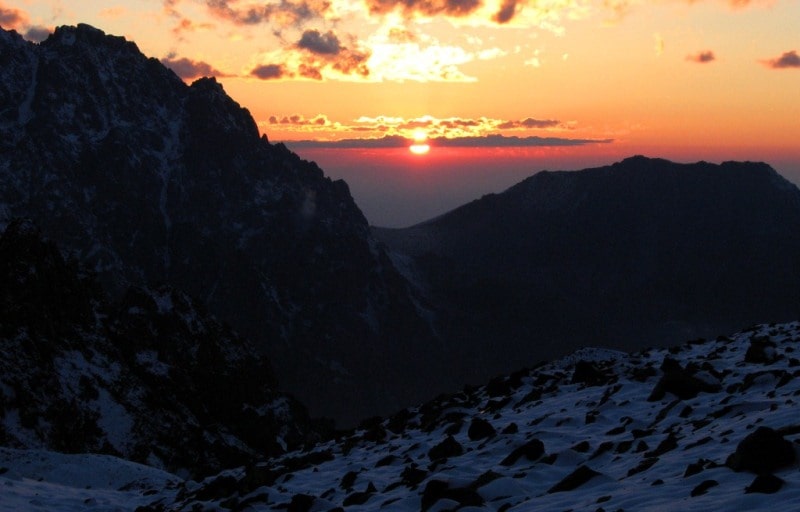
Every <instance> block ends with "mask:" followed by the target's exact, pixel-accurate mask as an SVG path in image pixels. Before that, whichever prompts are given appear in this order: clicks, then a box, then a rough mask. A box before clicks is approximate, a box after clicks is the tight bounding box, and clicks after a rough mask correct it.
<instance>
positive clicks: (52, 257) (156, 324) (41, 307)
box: [0, 220, 330, 477]
mask: <svg viewBox="0 0 800 512" xmlns="http://www.w3.org/2000/svg"><path fill="white" fill-rule="evenodd" d="M0 306H1V307H0V355H1V356H2V357H0V445H4V446H10V447H15V448H47V449H50V450H56V451H61V452H67V453H87V452H94V453H107V454H113V455H117V456H119V457H123V458H126V459H129V460H132V461H136V462H141V463H146V464H150V465H153V466H157V467H161V468H165V469H168V470H170V471H173V472H178V473H180V474H183V475H185V476H195V477H197V476H201V475H206V474H209V473H214V472H218V471H220V470H221V469H223V468H225V467H230V466H237V465H241V464H244V463H247V462H249V461H252V460H253V459H256V458H260V457H264V456H269V455H272V456H274V455H280V454H283V453H285V452H286V450H289V449H293V448H298V447H301V446H303V445H305V444H306V443H312V442H315V441H318V440H321V439H324V437H325V436H327V435H329V431H330V426H329V425H325V424H324V423H321V422H313V421H311V420H310V419H309V417H308V414H307V412H306V410H305V409H304V407H303V406H301V405H300V404H299V403H298V402H297V401H296V400H294V399H293V398H291V397H290V396H288V395H286V394H284V393H281V392H280V391H279V390H278V388H277V383H276V380H275V377H274V375H273V372H272V369H271V366H270V363H269V361H268V360H267V359H266V358H265V357H263V356H258V355H256V354H257V353H256V351H255V350H254V348H253V347H252V345H251V343H250V342H249V341H247V340H245V339H243V338H242V337H240V336H239V335H237V334H236V333H235V332H233V331H232V330H231V329H230V328H229V327H226V326H224V325H222V324H221V323H219V322H218V321H217V320H216V319H214V318H213V317H211V316H210V315H209V314H208V313H207V312H206V311H205V309H204V308H203V307H202V306H200V305H199V304H197V303H196V302H195V301H193V300H192V299H190V298H189V297H188V296H186V295H185V294H183V293H180V292H177V291H175V290H173V289H171V288H169V287H166V286H161V287H158V288H141V287H132V288H129V290H128V291H127V292H126V294H125V296H124V298H123V299H122V300H121V301H119V302H112V301H109V300H108V299H107V298H106V296H105V294H104V293H103V292H102V290H101V287H100V285H99V284H98V283H97V282H96V280H95V279H94V276H93V274H92V273H91V272H88V271H86V270H85V269H84V268H82V267H81V265H80V264H78V263H77V262H76V261H75V260H64V258H63V257H62V256H61V252H60V251H59V250H58V248H57V247H56V246H55V245H54V244H52V243H50V242H47V241H45V240H43V239H42V237H41V234H40V233H39V230H38V228H36V226H35V225H34V224H33V223H31V222H30V221H19V220H14V221H12V222H11V223H10V224H9V226H8V227H7V228H6V230H5V232H4V233H3V234H2V236H0Z"/></svg>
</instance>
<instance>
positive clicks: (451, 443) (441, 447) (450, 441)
mask: <svg viewBox="0 0 800 512" xmlns="http://www.w3.org/2000/svg"><path fill="white" fill-rule="evenodd" d="M463 453H464V448H463V447H462V446H461V444H460V443H459V442H458V441H456V440H455V438H453V436H447V438H446V439H445V440H444V441H442V442H441V443H439V444H437V445H436V446H434V447H433V448H431V449H430V450H429V451H428V457H429V458H430V459H431V460H432V461H435V460H441V459H448V458H450V457H458V456H459V455H461V454H463Z"/></svg>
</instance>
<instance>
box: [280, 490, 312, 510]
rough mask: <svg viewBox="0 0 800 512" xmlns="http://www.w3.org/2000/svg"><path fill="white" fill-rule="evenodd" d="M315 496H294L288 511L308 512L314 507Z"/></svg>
mask: <svg viewBox="0 0 800 512" xmlns="http://www.w3.org/2000/svg"><path fill="white" fill-rule="evenodd" d="M315 499H316V498H314V496H309V495H308V494H295V495H294V496H292V501H291V502H289V507H288V508H287V509H286V510H287V511H288V512H308V511H309V510H311V507H312V506H313V505H314V500H315Z"/></svg>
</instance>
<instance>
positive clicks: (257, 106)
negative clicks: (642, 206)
mask: <svg viewBox="0 0 800 512" xmlns="http://www.w3.org/2000/svg"><path fill="white" fill-rule="evenodd" d="M77 23H89V24H92V25H95V26H97V27H98V28H100V29H102V30H104V31H106V32H107V33H110V34H115V35H122V36H125V37H127V38H129V39H133V40H134V41H135V42H136V44H137V45H138V46H139V48H140V49H141V50H142V51H143V52H144V53H145V54H147V55H149V56H152V57H155V58H158V59H159V60H161V61H162V62H164V63H165V64H166V65H168V66H170V67H171V68H172V69H173V70H174V71H176V72H177V73H179V74H180V76H181V77H182V78H183V79H184V80H185V81H186V82H191V81H193V80H195V79H197V78H199V77H200V76H203V75H214V76H216V77H217V79H218V80H219V81H220V82H221V83H222V84H223V85H224V87H225V90H226V91H227V92H228V93H229V94H230V95H231V96H232V97H233V98H234V99H235V100H236V101H238V102H239V103H240V104H241V105H242V106H244V107H246V108H248V109H249V110H250V112H251V113H252V114H253V117H254V118H255V120H256V122H257V123H258V126H259V128H260V130H261V131H262V132H263V133H265V134H266V135H267V136H268V138H269V139H270V140H271V141H287V142H289V141H298V140H317V141H320V140H324V141H336V140H342V139H362V138H363V139H380V138H383V137H386V136H397V137H402V138H405V139H407V140H411V139H413V138H414V131H415V130H424V132H425V134H426V137H427V139H426V140H427V141H434V142H426V144H428V145H429V146H435V147H434V148H432V149H431V147H429V148H428V149H429V151H430V153H428V156H427V157H426V158H415V155H414V153H412V152H410V151H409V150H408V145H404V146H402V152H403V153H404V154H405V155H406V156H407V157H408V158H410V159H411V160H413V161H416V162H417V164H420V163H421V162H431V161H433V160H434V159H435V155H439V154H440V153H441V152H442V151H444V150H445V148H444V147H442V145H440V144H438V143H437V139H440V138H448V139H450V138H458V137H483V138H485V139H487V140H488V139H489V138H490V137H492V136H497V135H502V136H505V137H541V138H554V139H563V140H567V139H583V140H602V141H613V142H609V143H608V144H603V145H597V144H595V145H591V147H583V148H580V149H579V148H577V147H575V146H570V147H567V146H565V147H560V148H559V149H558V150H559V151H563V152H567V153H577V152H581V154H583V153H585V152H591V153H593V154H595V155H601V153H602V152H603V151H608V150H609V147H610V146H613V147H614V150H615V151H618V152H620V153H623V154H632V153H646V154H649V155H652V156H660V155H668V154H669V153H670V152H672V153H675V152H680V151H683V152H684V153H685V154H689V153H691V154H693V155H697V156H698V157H699V158H706V159H709V160H714V159H715V158H718V157H720V155H722V158H726V157H725V156H724V155H731V158H733V157H734V155H736V154H740V153H741V152H742V151H744V149H746V151H747V154H748V155H751V157H752V159H757V160H766V161H771V159H773V158H780V159H782V160H783V161H790V160H792V161H793V160H796V161H800V147H799V146H798V145H797V141H796V137H797V134H798V133H800V102H798V101H797V99H796V98H797V92H796V91H797V83H798V78H799V77H800V57H799V55H800V53H798V52H800V42H798V39H797V30H796V28H797V27H798V26H800V9H798V8H797V0H669V1H664V0H636V1H633V0H537V1H535V2H534V1H529V0H524V1H523V0H484V1H481V2H464V1H460V0H424V1H423V0H403V1H400V0H362V1H358V2H352V1H350V0H160V1H156V2H141V1H135V0H117V1H115V2H113V5H109V4H108V2H101V1H99V0H86V1H82V2H63V1H60V0H47V1H38V2H37V1H31V0H0V25H2V26H3V27H4V28H6V29H9V28H12V29H15V30H17V31H18V32H19V33H20V34H22V35H23V36H25V37H27V38H28V39H30V40H41V39H43V38H44V37H46V35H47V32H48V31H51V30H52V27H53V26H54V25H61V24H77ZM654 42H655V45H654ZM567 56H568V58H567ZM414 145H423V144H420V143H419V141H417V143H416V144H414ZM601 146H602V147H601ZM481 147H485V145H484V146H481ZM743 148H744V149H743ZM434 154H435V155H434ZM623 156H624V155H623Z"/></svg>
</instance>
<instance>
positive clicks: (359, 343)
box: [0, 25, 446, 422]
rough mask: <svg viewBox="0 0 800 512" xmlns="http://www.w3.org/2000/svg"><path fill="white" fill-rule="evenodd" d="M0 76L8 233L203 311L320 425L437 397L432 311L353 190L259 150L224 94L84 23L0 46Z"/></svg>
mask: <svg viewBox="0 0 800 512" xmlns="http://www.w3.org/2000/svg"><path fill="white" fill-rule="evenodd" d="M0 63H1V64H2V65H0V99H2V103H0V104H1V105H2V107H0V108H1V109H2V110H0V176H2V181H0V223H3V224H5V223H7V222H9V219H11V218H13V217H28V218H31V219H33V220H34V221H35V222H36V223H37V224H38V225H40V226H41V228H42V231H43V232H44V234H45V235H46V236H47V237H50V238H52V239H53V240H54V241H56V242H57V243H58V244H59V245H60V246H61V247H62V248H63V249H64V250H66V251H67V252H69V253H70V254H71V255H73V256H74V257H75V258H76V259H78V260H79V261H81V262H84V263H86V264H87V265H88V266H89V267H90V268H91V269H93V270H94V271H95V272H97V274H98V276H99V279H100V281H101V282H102V283H103V285H104V287H105V288H106V289H107V290H109V291H110V293H111V294H112V295H114V296H119V295H120V294H121V293H123V291H124V290H126V289H127V287H128V285H130V284H137V285H146V284H157V283H165V284H168V285H170V286H172V287H174V288H176V289H180V290H183V291H185V292H187V293H188V294H189V295H190V296H193V297H196V298H198V299H199V300H201V301H202V302H204V303H205V304H206V305H207V307H208V309H209V310H210V312H212V313H213V314H215V315H217V316H218V317H219V318H220V319H221V320H223V321H226V322H229V323H230V324H231V325H232V326H234V327H235V328H236V329H237V330H239V331H240V332H241V333H242V334H243V335H245V336H246V337H248V338H250V339H252V340H253V342H254V345H255V346H256V347H257V350H259V351H260V352H263V353H266V354H268V355H269V356H270V358H271V359H272V360H273V362H274V365H275V369H276V374H277V377H278V379H279V381H280V382H281V384H282V385H283V387H285V388H286V389H288V390H289V391H291V392H292V393H294V394H296V395H297V397H298V398H300V399H301V400H302V401H303V402H305V403H307V404H308V405H309V407H310V409H311V411H312V413H314V414H316V415H327V416H332V417H335V418H337V419H339V420H342V421H345V422H351V421H353V420H355V419H357V418H359V417H361V416H363V415H366V414H375V413H378V412H386V411H389V410H392V409H394V408H396V407H398V406H399V405H401V404H405V403H410V402H411V401H414V400H419V399H421V398H424V397H426V396H428V395H429V394H430V393H431V388H432V387H433V388H434V389H435V388H436V387H441V386H443V385H444V383H445V381H446V378H445V377H444V376H442V377H439V376H441V375H442V372H441V370H440V368H439V366H440V361H441V356H440V354H439V351H438V349H437V348H436V347H437V346H438V345H437V343H436V342H435V340H434V337H433V335H432V331H431V328H430V326H429V325H428V323H427V322H426V321H424V320H423V319H422V315H421V312H422V313H424V310H423V309H422V308H421V306H419V303H417V302H416V299H415V298H414V297H413V296H412V295H411V294H410V292H409V289H408V286H407V283H406V282H405V280H404V279H403V278H402V277H401V276H400V275H399V273H398V272H397V271H396V270H395V268H394V267H393V265H392V263H391V262H390V260H389V258H388V257H387V256H386V254H385V253H384V252H383V250H382V249H381V248H379V246H378V244H377V243H376V242H375V240H374V239H373V238H372V235H371V234H370V231H369V228H368V225H367V223H366V220H365V219H364V217H363V215H362V214H361V212H360V211H359V210H358V208H357V206H356V205H355V203H354V202H353V200H352V198H351V196H350V194H349V190H348V188H347V185H346V184H345V183H344V182H341V181H331V180H329V179H328V178H326V177H324V176H323V173H322V171H321V170H320V169H319V168H318V167H317V166H316V165H315V164H313V163H309V162H305V161H302V160H300V159H299V158H298V157H297V156H296V155H294V154H293V153H291V152H290V151H288V150H287V149H286V148H285V147H284V146H282V145H280V144H278V145H272V144H270V143H269V142H268V141H267V140H266V137H259V134H258V130H257V127H256V125H255V122H254V121H253V119H252V117H251V116H250V115H249V113H248V111H247V110H246V109H243V108H242V107H240V106H239V105H238V104H237V103H236V102H234V101H233V100H232V99H231V98H229V97H228V96H227V95H226V94H225V92H224V91H223V90H222V87H221V86H220V85H219V84H218V83H217V82H215V81H214V80H213V79H201V80H198V81H197V82H195V83H193V84H192V85H191V86H187V85H185V84H184V83H183V82H182V81H181V80H180V79H179V78H178V77H177V76H175V75H174V74H173V73H172V72H171V71H169V70H168V69H166V68H165V67H163V66H162V65H161V64H160V63H159V62H158V61H157V60H155V59H148V58H147V57H145V56H144V55H142V54H141V53H140V52H139V51H138V49H137V47H136V46H135V44H133V43H131V42H128V41H125V40H124V39H122V38H118V37H112V36H108V35H105V34H104V33H102V32H101V31H99V30H97V29H94V28H92V27H89V26H86V25H79V26H78V27H61V28H58V29H57V30H56V32H55V33H54V34H53V35H52V36H51V37H50V38H49V39H47V40H46V41H44V42H42V43H41V44H39V45H34V44H32V43H27V42H25V41H23V40H22V39H21V38H20V37H19V36H18V35H17V34H15V33H13V32H2V33H0ZM408 372H414V373H417V374H418V373H425V374H428V375H433V376H434V377H433V378H432V379H428V382H427V383H426V384H425V385H419V386H416V385H414V384H412V385H409V384H408V381H407V379H406V378H405V376H406V375H408V374H409V373H408ZM432 381H435V382H432Z"/></svg>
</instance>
